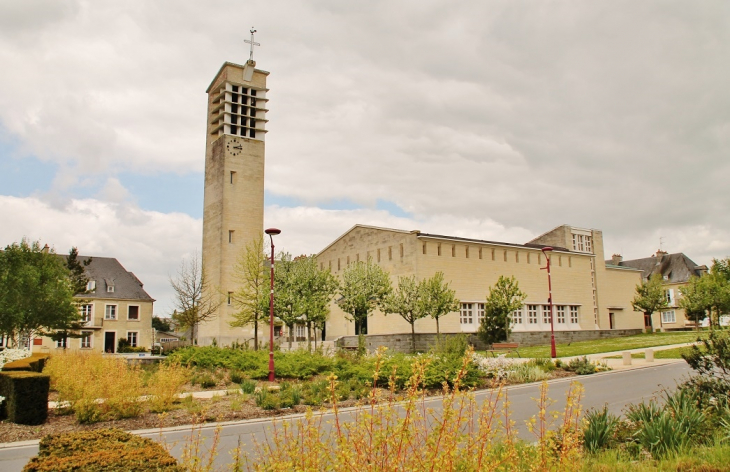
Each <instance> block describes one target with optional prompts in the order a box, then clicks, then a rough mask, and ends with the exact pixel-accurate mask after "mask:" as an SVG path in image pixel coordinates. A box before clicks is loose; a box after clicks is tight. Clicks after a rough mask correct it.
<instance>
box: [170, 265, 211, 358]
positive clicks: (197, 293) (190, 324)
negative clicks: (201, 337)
mask: <svg viewBox="0 0 730 472" xmlns="http://www.w3.org/2000/svg"><path fill="white" fill-rule="evenodd" d="M170 285H172V289H173V290H174V291H175V309H176V310H177V312H176V313H175V314H174V315H173V319H174V320H175V321H177V322H178V323H179V324H180V326H182V327H183V328H185V329H190V339H191V341H192V342H193V343H194V344H197V342H198V333H197V328H198V325H199V324H200V323H203V322H205V321H210V320H212V319H213V318H215V316H216V312H217V311H218V308H219V307H220V306H221V303H222V302H223V300H222V299H221V295H220V293H218V291H217V290H215V289H214V288H212V287H210V286H209V285H208V281H207V280H206V278H205V274H204V273H203V268H202V264H201V263H200V258H199V257H198V255H197V254H196V255H195V256H193V257H192V258H191V259H183V261H182V263H181V264H180V269H178V271H177V277H175V278H173V277H170Z"/></svg>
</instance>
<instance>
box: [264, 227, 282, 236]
mask: <svg viewBox="0 0 730 472" xmlns="http://www.w3.org/2000/svg"><path fill="white" fill-rule="evenodd" d="M264 233H266V234H268V235H269V236H272V235H275V234H281V230H280V229H276V228H269V229H267V230H266V231H264Z"/></svg>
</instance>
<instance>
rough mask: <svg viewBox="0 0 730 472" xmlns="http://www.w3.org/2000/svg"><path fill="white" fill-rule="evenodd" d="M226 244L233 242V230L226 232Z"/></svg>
mask: <svg viewBox="0 0 730 472" xmlns="http://www.w3.org/2000/svg"><path fill="white" fill-rule="evenodd" d="M228 242H229V243H232V242H233V230H228Z"/></svg>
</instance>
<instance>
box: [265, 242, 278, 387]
mask: <svg viewBox="0 0 730 472" xmlns="http://www.w3.org/2000/svg"><path fill="white" fill-rule="evenodd" d="M264 232H265V233H266V234H268V235H269V239H270V240H271V293H270V295H269V382H273V381H274V235H275V234H281V230H280V229H276V228H269V229H267V230H266V231H264Z"/></svg>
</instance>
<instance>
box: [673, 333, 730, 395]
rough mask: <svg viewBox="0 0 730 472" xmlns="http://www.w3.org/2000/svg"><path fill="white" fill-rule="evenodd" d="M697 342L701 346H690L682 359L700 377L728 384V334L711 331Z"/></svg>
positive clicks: (729, 380) (729, 360) (729, 373)
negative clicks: (717, 379) (715, 379)
mask: <svg viewBox="0 0 730 472" xmlns="http://www.w3.org/2000/svg"><path fill="white" fill-rule="evenodd" d="M697 341H699V342H701V343H702V344H701V345H700V346H697V345H694V346H692V347H691V348H690V352H689V353H686V354H682V358H683V359H684V360H685V361H687V364H689V366H690V367H692V368H693V369H694V370H696V371H697V373H699V374H700V375H702V376H705V377H710V378H719V379H721V380H723V381H724V382H725V383H730V334H728V332H725V331H713V332H711V333H710V335H709V337H707V338H705V339H697Z"/></svg>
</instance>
